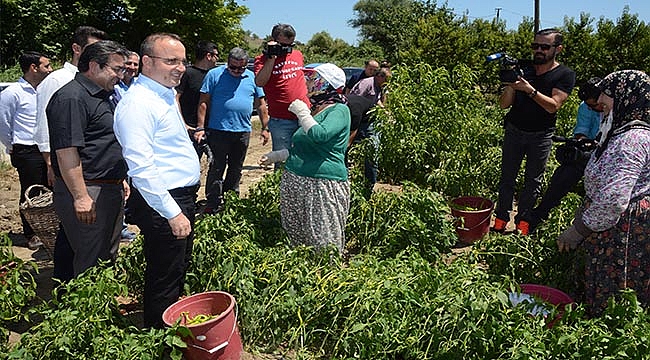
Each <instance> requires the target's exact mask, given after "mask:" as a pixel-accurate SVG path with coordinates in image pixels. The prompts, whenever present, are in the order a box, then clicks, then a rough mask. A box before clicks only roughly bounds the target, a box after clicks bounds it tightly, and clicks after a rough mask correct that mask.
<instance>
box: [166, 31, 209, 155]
mask: <svg viewBox="0 0 650 360" xmlns="http://www.w3.org/2000/svg"><path fill="white" fill-rule="evenodd" d="M194 55H195V56H196V58H195V61H194V64H193V65H190V66H188V67H187V70H186V71H185V75H183V77H182V78H181V83H180V84H179V85H178V86H177V87H176V91H177V93H176V99H178V103H179V104H180V106H181V113H182V114H183V120H185V124H186V127H187V130H188V131H189V132H190V134H193V133H194V131H197V129H196V123H197V119H196V112H197V109H198V107H199V97H200V96H201V85H202V84H203V78H205V74H207V73H208V70H210V69H212V68H213V67H215V66H216V65H217V61H218V60H219V51H218V50H217V45H215V44H214V43H211V42H209V41H204V40H200V41H199V42H198V43H197V44H196V49H195V53H194ZM199 130H203V129H199ZM190 138H193V136H190ZM194 145H195V146H196V145H197V144H196V143H195V144H194ZM196 148H197V153H199V156H200V152H199V151H198V147H196Z"/></svg>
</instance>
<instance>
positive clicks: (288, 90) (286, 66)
mask: <svg viewBox="0 0 650 360" xmlns="http://www.w3.org/2000/svg"><path fill="white" fill-rule="evenodd" d="M271 37H272V38H273V39H272V40H271V41H269V42H268V43H267V44H266V50H265V51H264V53H263V54H261V55H259V56H257V57H256V58H255V84H256V85H257V86H261V87H263V88H264V93H265V94H266V99H267V102H268V106H269V117H270V119H269V126H268V128H264V129H262V132H264V131H270V132H271V141H272V147H273V151H276V150H282V149H288V148H289V147H290V146H291V137H292V136H293V133H294V132H295V131H296V130H297V129H298V121H297V118H296V116H295V115H294V114H293V113H291V112H290V111H289V104H291V102H293V101H294V100H296V99H300V100H302V101H304V102H305V103H306V104H309V98H308V97H307V85H306V84H305V77H304V75H303V72H302V69H303V66H304V61H303V57H302V53H301V52H300V51H299V50H296V49H294V48H293V41H294V40H295V38H296V30H294V28H293V26H291V25H289V24H277V25H275V26H274V27H273V30H272V31H271Z"/></svg>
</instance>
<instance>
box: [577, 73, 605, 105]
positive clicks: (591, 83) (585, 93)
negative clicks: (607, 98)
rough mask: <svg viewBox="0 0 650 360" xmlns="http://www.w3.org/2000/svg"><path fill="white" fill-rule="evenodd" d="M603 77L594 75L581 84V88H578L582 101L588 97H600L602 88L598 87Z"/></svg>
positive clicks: (595, 98)
mask: <svg viewBox="0 0 650 360" xmlns="http://www.w3.org/2000/svg"><path fill="white" fill-rule="evenodd" d="M601 80H602V79H601V78H599V77H592V78H591V79H589V80H587V82H586V83H584V84H583V85H582V86H580V90H578V97H579V98H580V100H582V101H586V100H587V99H593V100H597V99H598V97H599V96H600V89H599V88H598V83H599V82H600V81H601Z"/></svg>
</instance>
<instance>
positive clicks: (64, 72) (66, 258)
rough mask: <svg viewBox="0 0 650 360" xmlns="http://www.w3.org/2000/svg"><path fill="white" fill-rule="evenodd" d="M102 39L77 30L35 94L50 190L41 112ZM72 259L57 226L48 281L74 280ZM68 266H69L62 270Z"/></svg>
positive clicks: (51, 180) (98, 34)
mask: <svg viewBox="0 0 650 360" xmlns="http://www.w3.org/2000/svg"><path fill="white" fill-rule="evenodd" d="M106 39H108V35H107V34H106V33H105V32H103V31H101V30H97V29H95V28H94V27H92V26H79V27H78V28H77V29H76V30H75V32H74V35H73V36H72V59H71V60H70V61H69V62H66V63H65V64H64V65H63V68H61V69H59V70H56V71H54V72H52V73H51V74H50V75H49V76H48V77H47V78H45V80H44V81H43V82H42V83H41V84H40V85H39V86H38V91H37V92H36V106H37V107H36V129H35V130H34V141H35V142H36V144H37V145H38V149H39V150H40V151H41V154H42V155H43V158H44V159H45V163H46V164H47V181H48V184H49V185H50V186H53V185H54V178H55V176H54V172H53V171H52V163H51V161H50V132H49V130H48V127H47V114H46V113H45V108H47V104H48V103H49V102H50V98H51V97H52V95H54V93H55V92H56V91H57V90H59V89H60V88H61V87H62V86H63V85H65V84H67V83H69V82H70V81H72V79H74V76H75V75H76V74H77V72H78V70H77V64H78V63H79V57H81V53H82V52H83V50H84V48H85V47H86V46H88V45H90V44H93V43H96V42H97V41H99V40H106ZM73 257H74V254H73V252H72V248H71V247H70V243H69V242H68V239H67V237H66V236H65V232H64V231H63V227H61V226H60V227H59V233H58V234H57V237H56V243H55V245H54V271H53V274H52V277H53V278H55V279H59V280H61V281H67V280H70V279H72V278H73V277H74V269H73V268H72V261H73V260H72V259H73ZM68 264H69V265H70V266H65V265H68Z"/></svg>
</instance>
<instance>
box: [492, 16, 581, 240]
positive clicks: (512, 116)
mask: <svg viewBox="0 0 650 360" xmlns="http://www.w3.org/2000/svg"><path fill="white" fill-rule="evenodd" d="M531 49H532V50H533V54H534V57H533V68H534V72H533V71H531V72H530V73H529V74H528V73H527V74H526V78H523V77H521V76H520V77H518V79H517V81H515V82H513V83H507V84H506V85H507V86H506V87H505V89H504V91H503V94H501V98H500V99H499V104H500V105H501V108H502V109H505V108H507V107H510V111H508V113H507V114H506V117H505V136H504V139H503V146H502V149H501V150H502V159H501V180H500V181H499V198H498V201H497V208H496V211H495V212H496V219H495V222H494V226H493V230H494V231H498V232H503V231H505V229H506V225H507V223H508V221H509V219H510V214H509V212H510V211H511V210H512V201H513V197H514V193H515V182H516V180H517V174H518V172H519V168H520V166H521V163H522V162H523V159H524V157H526V169H525V173H524V187H523V189H522V191H521V193H520V195H519V202H518V204H517V216H516V217H515V225H516V228H517V230H519V232H520V233H521V234H522V235H528V232H529V224H528V223H527V222H526V221H525V220H523V219H526V218H527V216H528V213H529V212H530V211H531V210H532V208H533V206H534V205H535V201H536V199H537V197H538V196H539V193H540V190H541V185H542V178H543V176H544V171H545V170H546V162H547V160H548V157H549V155H550V153H551V146H552V140H551V136H552V135H553V132H554V131H555V121H556V117H557V111H558V110H559V109H560V107H561V106H562V104H563V103H564V101H565V100H566V99H567V97H568V96H569V94H570V93H571V90H573V86H574V85H575V78H576V75H575V72H573V70H571V69H569V68H568V67H566V66H564V65H562V64H560V63H558V62H557V60H556V56H557V54H559V53H560V52H561V51H562V49H563V45H562V34H561V33H560V32H559V31H558V30H556V29H544V30H540V31H538V32H537V33H536V34H535V41H534V42H533V43H532V44H531Z"/></svg>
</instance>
